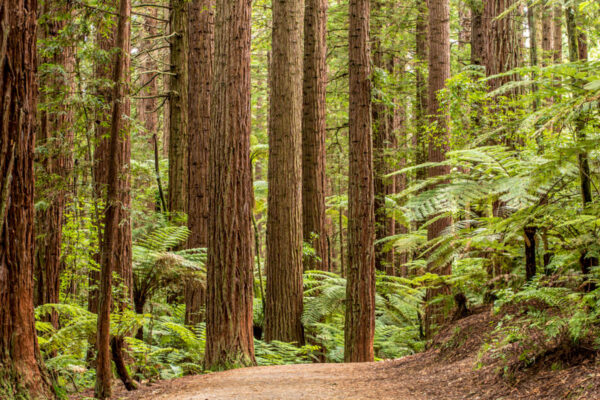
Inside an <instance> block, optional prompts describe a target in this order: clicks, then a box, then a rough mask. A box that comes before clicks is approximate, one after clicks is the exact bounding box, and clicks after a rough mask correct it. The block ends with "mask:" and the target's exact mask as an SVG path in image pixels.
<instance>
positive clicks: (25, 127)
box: [0, 0, 54, 399]
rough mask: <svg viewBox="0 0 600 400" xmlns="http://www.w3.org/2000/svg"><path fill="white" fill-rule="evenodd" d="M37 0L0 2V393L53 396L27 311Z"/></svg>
mask: <svg viewBox="0 0 600 400" xmlns="http://www.w3.org/2000/svg"><path fill="white" fill-rule="evenodd" d="M36 10H37V2H36V1H35V0H6V1H4V2H2V3H0V98H2V102H0V115H1V116H2V124H0V304H2V306H1V307H0V398H6V399H9V398H34V399H45V398H54V395H53V393H52V392H51V385H50V382H49V380H48V378H47V375H46V373H45V371H44V369H43V366H42V360H41V357H40V354H39V349H38V344H37V336H36V331H35V327H34V323H35V321H34V315H33V271H34V268H33V265H34V264H33V257H34V251H33V246H34V237H33V235H34V226H33V219H34V206H33V204H34V180H35V179H34V172H33V158H34V150H35V125H36V107H37V81H36V75H35V72H36V38H37V37H36V31H37V25H36V24H37V23H36Z"/></svg>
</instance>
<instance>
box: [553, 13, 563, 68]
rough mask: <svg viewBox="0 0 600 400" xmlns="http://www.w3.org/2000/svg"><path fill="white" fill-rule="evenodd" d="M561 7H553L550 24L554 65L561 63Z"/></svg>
mask: <svg viewBox="0 0 600 400" xmlns="http://www.w3.org/2000/svg"><path fill="white" fill-rule="evenodd" d="M562 16H563V12H562V6H561V5H560V4H556V5H554V10H553V19H554V20H553V24H552V49H553V52H552V57H553V58H554V63H555V64H560V63H561V62H562Z"/></svg>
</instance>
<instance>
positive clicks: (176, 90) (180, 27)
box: [167, 0, 189, 219]
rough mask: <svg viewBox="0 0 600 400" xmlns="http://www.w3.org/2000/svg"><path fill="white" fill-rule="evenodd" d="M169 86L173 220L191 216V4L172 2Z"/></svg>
mask: <svg viewBox="0 0 600 400" xmlns="http://www.w3.org/2000/svg"><path fill="white" fill-rule="evenodd" d="M170 5H171V12H170V30H171V35H172V36H171V38H170V39H169V41H170V43H171V74H172V75H171V79H170V82H169V194H168V200H167V203H168V208H169V212H171V217H173V218H175V219H179V218H181V217H182V214H185V213H187V210H188V209H187V202H188V193H187V184H188V176H187V174H188V162H189V160H188V156H189V154H188V54H189V38H188V17H187V11H188V3H187V1H185V0H171V4H170Z"/></svg>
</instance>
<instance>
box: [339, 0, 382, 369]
mask: <svg viewBox="0 0 600 400" xmlns="http://www.w3.org/2000/svg"><path fill="white" fill-rule="evenodd" d="M369 19H370V5H369V0H351V1H350V26H349V72H350V107H349V113H348V115H349V120H348V129H349V139H350V170H349V188H348V256H349V257H348V272H347V277H348V278H347V284H346V320H345V326H344V343H345V347H344V360H345V361H346V362H356V361H373V357H374V353H373V337H374V334H375V249H374V245H373V242H374V238H375V231H374V229H375V212H374V187H373V154H372V153H373V149H372V135H371V58H370V54H369V53H370V50H369Z"/></svg>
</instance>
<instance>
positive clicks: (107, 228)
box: [95, 0, 131, 399]
mask: <svg viewBox="0 0 600 400" xmlns="http://www.w3.org/2000/svg"><path fill="white" fill-rule="evenodd" d="M130 16H131V3H130V0H121V2H120V5H119V16H118V23H117V34H116V42H115V45H116V47H117V48H118V53H116V55H115V62H114V69H113V82H114V87H113V96H112V114H111V126H110V145H109V152H108V155H109V156H108V185H107V190H106V192H107V194H106V205H105V211H104V213H105V216H104V233H103V241H102V252H101V272H100V291H99V296H98V324H97V327H98V328H97V339H96V347H97V351H98V354H97V358H96V388H95V395H96V397H97V398H99V399H107V398H110V397H111V380H112V368H111V363H110V361H111V352H110V312H111V303H112V273H113V271H117V272H118V273H120V276H121V278H122V279H123V280H124V282H123V284H124V286H125V287H126V288H127V291H128V294H127V296H129V297H131V294H130V293H131V279H127V277H126V276H125V275H124V273H123V272H124V271H123V268H128V270H129V271H131V267H130V266H131V249H130V246H129V248H128V247H127V244H124V243H122V241H123V240H124V239H125V238H123V237H122V236H121V235H120V234H119V230H120V229H121V227H122V226H123V225H128V224H129V222H128V215H127V214H126V212H127V211H126V212H125V213H124V212H122V210H123V209H124V205H123V204H122V203H123V200H124V197H125V198H128V196H129V194H128V193H127V192H128V179H129V178H128V171H127V168H128V167H129V165H128V164H129V160H128V156H129V152H128V151H127V148H128V146H129V145H128V143H129V129H128V122H127V118H128V111H127V110H126V108H127V107H128V106H129V101H128V99H127V95H128V94H127V91H128V88H127V78H126V76H127V75H126V74H127V72H128V69H129V53H130V50H129V47H130V44H129V42H130ZM124 150H125V151H124ZM129 243H131V242H130V239H129ZM128 265H129V267H128ZM112 346H113V354H114V355H117V354H119V355H120V340H119V339H115V341H113V345H112ZM117 357H118V356H117ZM115 361H116V363H117V369H118V370H119V373H120V375H121V374H122V373H123V371H122V368H123V365H119V364H122V363H121V362H119V361H120V360H115ZM125 372H126V371H125Z"/></svg>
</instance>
